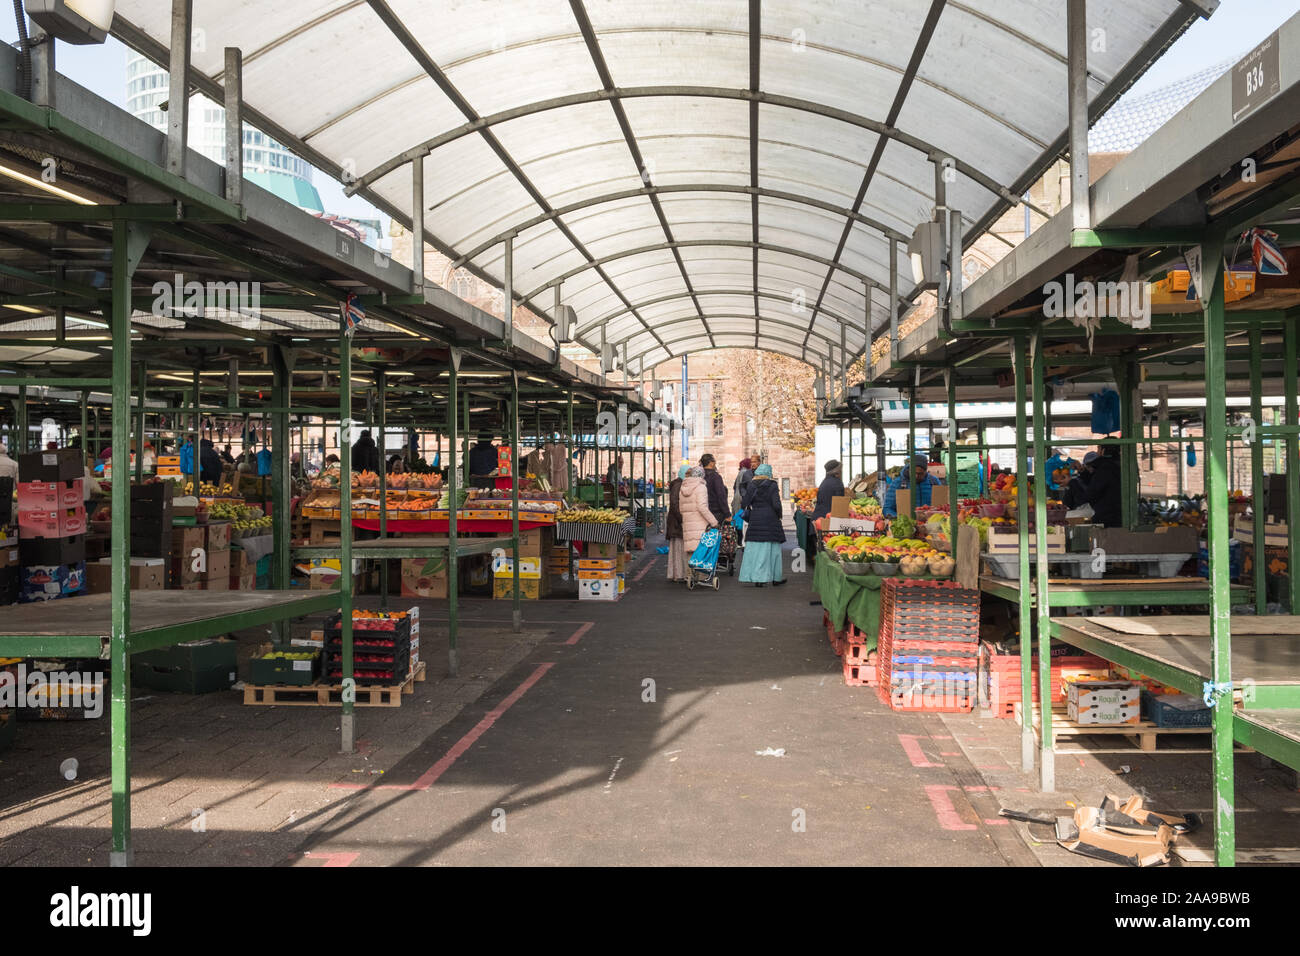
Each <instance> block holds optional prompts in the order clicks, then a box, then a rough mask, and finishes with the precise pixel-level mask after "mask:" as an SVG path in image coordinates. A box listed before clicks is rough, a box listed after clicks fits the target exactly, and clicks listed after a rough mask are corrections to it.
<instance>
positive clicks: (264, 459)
mask: <svg viewBox="0 0 1300 956" xmlns="http://www.w3.org/2000/svg"><path fill="white" fill-rule="evenodd" d="M270 474H271V449H269V448H263V449H262V450H261V451H259V452H258V453H257V476H258V477H259V478H267V477H270Z"/></svg>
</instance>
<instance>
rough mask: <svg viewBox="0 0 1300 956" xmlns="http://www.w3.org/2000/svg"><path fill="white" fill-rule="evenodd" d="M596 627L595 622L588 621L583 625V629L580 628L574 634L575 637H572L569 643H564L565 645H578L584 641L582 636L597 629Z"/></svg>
mask: <svg viewBox="0 0 1300 956" xmlns="http://www.w3.org/2000/svg"><path fill="white" fill-rule="evenodd" d="M595 626H596V622H595V621H587V622H586V623H585V624H583V625H582V627H580V628H578V629H577V630H576V631H574V632H573V636H572V637H571V638H569V639H568V640H567V641H565V642H564V643H565V644H577V643H578V642H579V641H580V640H582V635H584V634H586V633H587V632H588V631H590V630H591V629H592V628H593V627H595Z"/></svg>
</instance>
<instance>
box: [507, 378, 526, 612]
mask: <svg viewBox="0 0 1300 956" xmlns="http://www.w3.org/2000/svg"><path fill="white" fill-rule="evenodd" d="M522 464H523V463H522V462H521V461H520V460H519V372H518V371H515V370H512V371H511V372H510V510H511V518H510V523H511V529H510V547H511V553H512V555H513V557H512V559H511V562H510V568H511V574H510V577H511V579H512V580H513V583H514V593H513V598H512V600H513V603H514V608H513V611H512V613H511V621H512V624H513V627H514V632H515V633H516V634H518V633H519V632H520V631H521V630H523V621H524V617H523V608H522V607H521V606H520V601H519V469H520V466H521V465H522Z"/></svg>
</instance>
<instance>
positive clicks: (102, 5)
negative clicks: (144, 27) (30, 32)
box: [27, 0, 117, 46]
mask: <svg viewBox="0 0 1300 956" xmlns="http://www.w3.org/2000/svg"><path fill="white" fill-rule="evenodd" d="M115 6H117V3H116V0H27V15H28V16H29V17H31V18H32V19H33V20H35V21H36V22H37V23H39V24H40V25H41V29H42V30H44V31H45V32H46V33H48V34H50V35H51V36H55V37H58V38H59V39H60V40H62V41H64V42H65V43H74V44H77V45H79V46H88V45H90V44H96V43H103V42H104V38H105V37H106V36H107V35H108V28H109V27H110V26H111V25H112V23H113V8H114V7H115Z"/></svg>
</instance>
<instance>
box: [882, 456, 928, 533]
mask: <svg viewBox="0 0 1300 956" xmlns="http://www.w3.org/2000/svg"><path fill="white" fill-rule="evenodd" d="M928 464H929V463H928V462H927V461H926V458H925V456H924V455H913V456H912V471H913V472H914V473H915V475H916V500H915V501H913V502H912V506H913V507H916V506H917V505H928V504H929V503H930V489H931V488H932V487H933V486H935V485H941V484H943V482H942V481H940V480H939V479H938V478H936V477H934V475H932V474H930V473H929V471H927V470H926V466H927V465H928ZM907 486H908V478H907V469H906V468H903V469H900V470H899V472H898V477H897V478H894V479H892V480H890V482H889V484H888V486H887V487H886V488H885V500H884V501H882V502H881V503H880V510H881V512H882V513H883V514H884V515H885V517H886V518H897V517H898V505H897V502H898V489H900V488H907Z"/></svg>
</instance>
